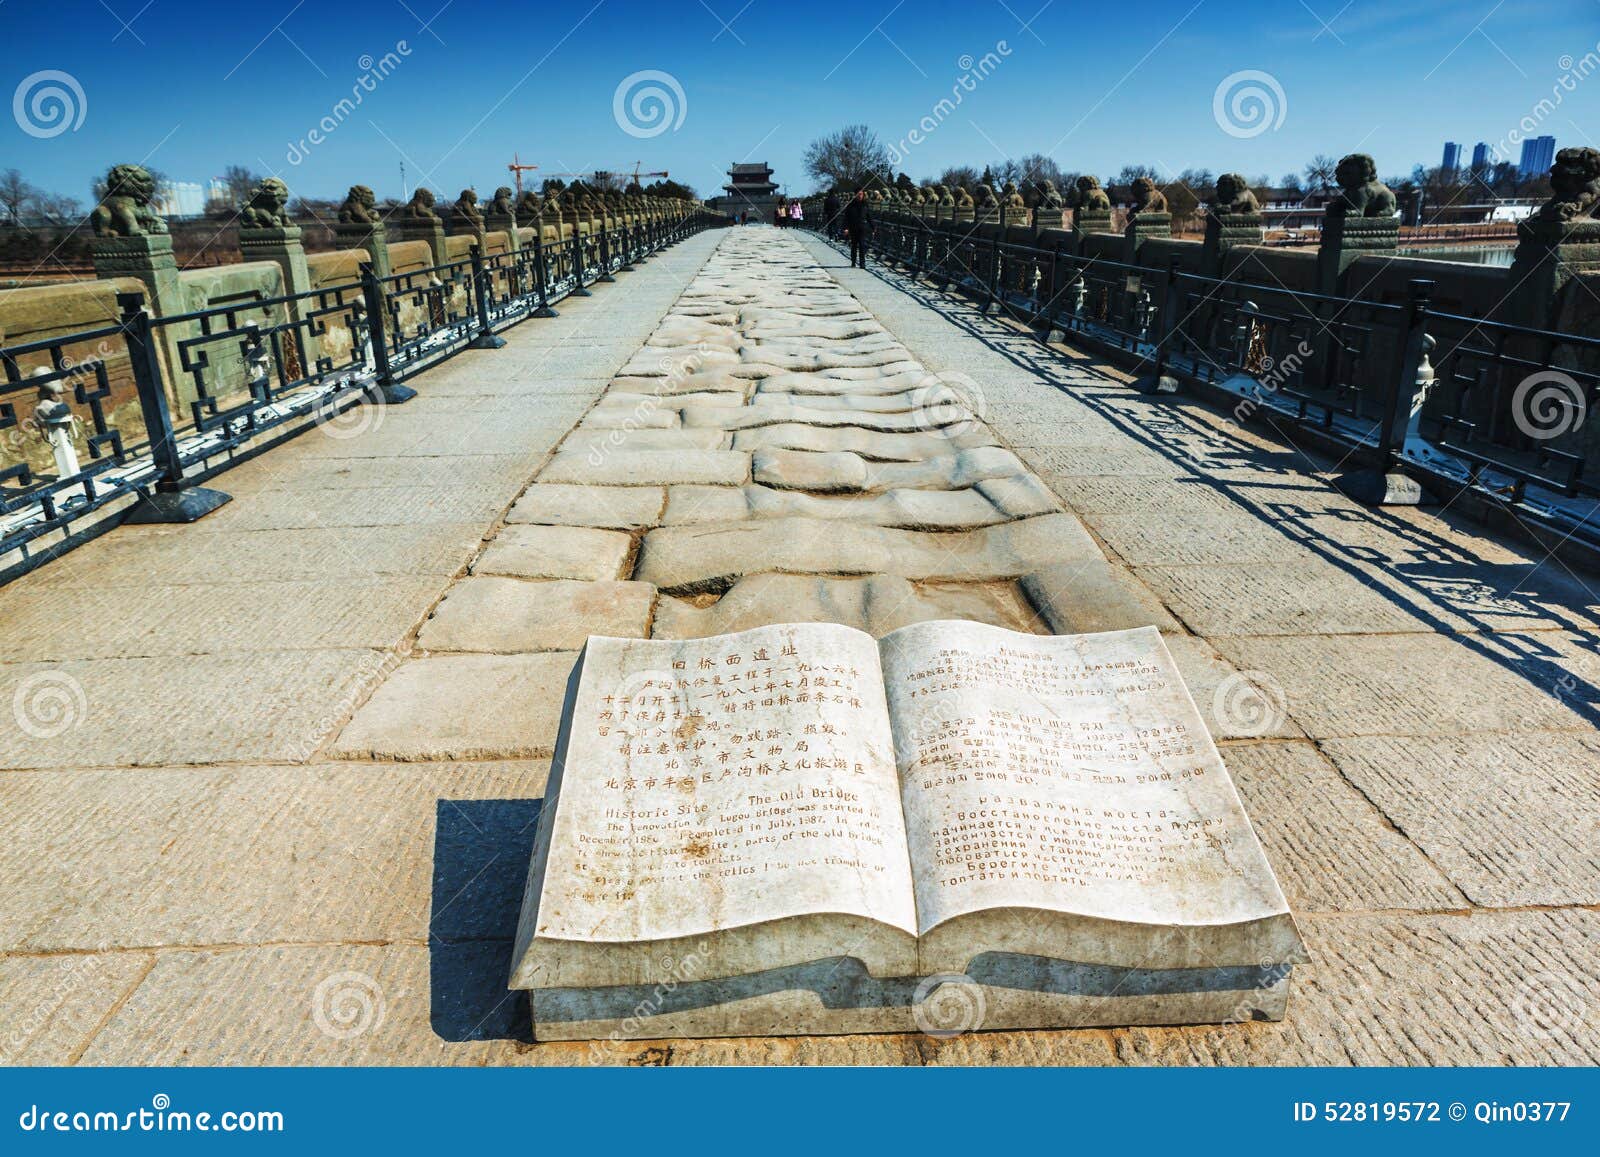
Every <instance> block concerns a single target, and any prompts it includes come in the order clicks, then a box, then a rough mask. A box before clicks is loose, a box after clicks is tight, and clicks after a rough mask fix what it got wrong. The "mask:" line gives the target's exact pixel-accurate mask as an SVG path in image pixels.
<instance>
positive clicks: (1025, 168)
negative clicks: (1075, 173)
mask: <svg viewBox="0 0 1600 1157" xmlns="http://www.w3.org/2000/svg"><path fill="white" fill-rule="evenodd" d="M1017 168H1018V169H1020V170H1021V171H1022V176H1021V177H1020V178H1019V180H1023V181H1028V182H1030V183H1032V182H1035V181H1054V182H1055V186H1056V188H1058V189H1062V188H1065V187H1066V184H1067V174H1066V173H1065V172H1063V171H1062V169H1061V166H1060V165H1058V164H1056V163H1055V161H1054V160H1053V159H1052V158H1050V157H1047V156H1045V155H1044V154H1043V153H1029V154H1028V155H1027V156H1025V157H1023V158H1022V159H1021V160H1019V161H1018V162H1017Z"/></svg>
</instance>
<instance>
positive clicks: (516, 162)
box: [506, 153, 539, 200]
mask: <svg viewBox="0 0 1600 1157" xmlns="http://www.w3.org/2000/svg"><path fill="white" fill-rule="evenodd" d="M538 167H539V166H538V165H524V164H523V163H522V158H521V157H519V156H518V155H517V154H516V153H512V154H511V163H510V164H509V165H507V166H506V168H507V169H510V170H511V174H512V176H514V177H516V179H517V198H518V200H520V199H521V198H522V174H523V173H531V172H532V171H533V170H534V169H537V168H538Z"/></svg>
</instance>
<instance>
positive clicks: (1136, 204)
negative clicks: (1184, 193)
mask: <svg viewBox="0 0 1600 1157" xmlns="http://www.w3.org/2000/svg"><path fill="white" fill-rule="evenodd" d="M1166 211H1167V195H1166V194H1165V193H1163V192H1162V191H1161V190H1160V189H1158V188H1156V183H1155V182H1154V181H1152V180H1151V179H1150V178H1149V177H1136V178H1135V179H1134V182H1133V212H1134V214H1135V215H1137V214H1140V213H1165V212H1166Z"/></svg>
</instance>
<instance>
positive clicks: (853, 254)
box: [844, 189, 872, 269]
mask: <svg viewBox="0 0 1600 1157" xmlns="http://www.w3.org/2000/svg"><path fill="white" fill-rule="evenodd" d="M844 231H845V232H846V233H847V234H849V236H850V264H851V265H853V266H860V267H861V268H862V269H865V268H866V267H867V242H868V240H870V239H871V237H872V206H871V205H869V204H867V191H866V190H865V189H857V190H856V195H855V199H854V200H853V201H851V202H850V204H849V205H847V206H846V207H845V211H844Z"/></svg>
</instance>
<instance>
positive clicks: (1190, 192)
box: [804, 124, 1550, 220]
mask: <svg viewBox="0 0 1600 1157" xmlns="http://www.w3.org/2000/svg"><path fill="white" fill-rule="evenodd" d="M804 164H805V170H806V175H807V176H808V177H810V178H811V179H812V181H813V182H815V186H814V190H815V192H816V193H817V194H824V193H828V192H834V193H839V194H848V193H853V192H855V191H856V190H857V189H861V188H871V187H877V188H888V187H889V186H894V187H897V188H903V189H909V188H917V187H921V188H929V187H931V186H934V185H946V186H949V187H951V188H954V187H955V186H957V185H960V186H963V187H965V188H968V189H971V188H975V187H976V186H978V185H979V184H992V185H994V187H995V188H996V189H1000V188H1002V187H1003V186H1004V185H1005V184H1006V183H1007V182H1015V183H1016V185H1017V186H1018V188H1019V189H1021V190H1022V191H1023V193H1024V194H1026V193H1028V192H1029V190H1030V188H1031V187H1032V186H1033V185H1034V184H1036V183H1039V182H1043V181H1051V182H1053V183H1054V184H1055V187H1056V188H1057V189H1058V190H1059V191H1060V192H1061V193H1063V194H1065V193H1066V191H1067V189H1068V188H1070V187H1071V186H1072V185H1073V184H1075V183H1076V182H1077V180H1078V178H1079V177H1080V176H1082V175H1083V174H1081V173H1079V172H1077V171H1074V170H1068V169H1064V168H1063V167H1062V166H1061V165H1060V164H1058V163H1057V162H1056V161H1055V160H1054V158H1051V157H1048V156H1045V155H1044V154H1043V153H1029V154H1028V155H1026V156H1023V157H1019V158H1016V159H1007V160H1004V161H1001V162H999V163H996V164H986V165H984V166H983V167H982V168H979V167H977V166H975V165H952V166H947V167H946V168H944V169H942V170H941V171H940V172H938V173H937V174H935V175H933V176H930V177H924V178H922V179H920V180H917V179H914V178H912V177H910V176H909V175H907V174H906V173H904V172H898V173H897V172H896V171H895V169H894V166H893V164H892V163H891V157H890V154H889V149H888V147H887V146H886V145H884V143H883V141H882V140H881V139H880V138H879V137H878V135H877V134H876V133H875V132H873V131H872V129H871V128H870V127H869V126H867V125H865V124H853V125H846V126H845V127H843V128H841V129H838V130H836V131H834V132H831V133H828V134H826V135H824V136H821V137H818V138H817V139H815V140H814V141H812V142H811V144H810V145H809V146H808V147H807V148H806V152H805V157H804ZM1338 165H1339V158H1338V157H1334V156H1328V155H1326V154H1323V153H1318V154H1317V155H1316V156H1314V157H1312V158H1311V160H1310V161H1308V162H1307V163H1306V164H1305V165H1304V166H1303V167H1302V168H1301V169H1300V170H1299V171H1298V172H1289V173H1285V174H1283V175H1282V176H1281V177H1279V178H1278V179H1277V180H1276V181H1274V180H1273V179H1272V177H1271V175H1270V174H1266V173H1261V174H1257V175H1255V176H1249V177H1247V179H1248V181H1249V183H1250V185H1251V188H1252V190H1253V191H1254V192H1255V194H1256V196H1257V198H1258V199H1259V200H1261V201H1262V203H1263V204H1265V203H1268V202H1271V201H1285V200H1292V201H1298V202H1302V203H1303V202H1305V201H1306V199H1307V198H1309V197H1311V196H1313V195H1314V194H1322V195H1326V194H1328V193H1330V192H1331V191H1332V190H1333V189H1334V188H1336V182H1335V180H1334V173H1335V170H1336V169H1337V168H1338ZM1095 175H1096V176H1099V174H1095ZM1141 177H1147V178H1149V179H1150V180H1151V181H1154V182H1155V184H1156V187H1157V188H1159V189H1160V190H1161V191H1162V193H1163V194H1165V196H1166V198H1167V206H1168V208H1169V210H1170V211H1171V213H1172V215H1173V217H1174V218H1175V219H1177V220H1184V219H1187V218H1190V217H1192V216H1193V215H1194V214H1195V213H1196V212H1197V210H1198V209H1199V207H1200V204H1201V202H1202V201H1204V200H1207V199H1208V198H1209V197H1210V196H1211V194H1212V191H1213V189H1214V188H1215V186H1216V181H1217V174H1216V173H1215V172H1213V171H1212V170H1210V169H1205V168H1190V169H1184V170H1182V171H1181V172H1178V173H1175V174H1174V173H1170V172H1168V173H1163V172H1162V171H1161V170H1159V169H1158V168H1157V167H1156V166H1154V165H1142V164H1131V165H1124V166H1123V167H1122V169H1121V170H1120V171H1118V172H1117V173H1115V174H1110V175H1107V176H1104V177H1102V178H1101V184H1102V185H1103V186H1104V188H1105V189H1106V190H1107V194H1108V195H1109V196H1110V197H1111V198H1112V200H1113V201H1116V200H1119V199H1120V200H1124V201H1126V200H1129V199H1130V196H1131V194H1130V190H1131V187H1132V185H1133V183H1134V181H1136V180H1138V179H1139V178H1141ZM1384 183H1385V184H1387V185H1388V186H1389V187H1390V188H1392V189H1394V190H1395V191H1396V192H1397V193H1398V192H1405V191H1408V190H1412V189H1417V190H1421V192H1422V194H1423V203H1424V205H1426V206H1432V207H1440V206H1449V205H1464V204H1470V203H1473V202H1474V201H1475V200H1481V199H1482V198H1484V197H1526V198H1532V199H1538V200H1542V199H1544V198H1545V197H1547V196H1548V195H1549V193H1550V180H1549V177H1548V175H1546V174H1538V175H1533V176H1524V175H1523V174H1522V173H1521V172H1520V171H1519V170H1518V168H1517V166H1516V165H1514V164H1510V163H1507V162H1500V163H1497V164H1490V165H1484V166H1481V167H1478V168H1476V169H1474V168H1471V167H1463V168H1461V169H1457V170H1448V169H1443V168H1441V167H1438V166H1435V167H1433V168H1429V167H1427V166H1424V165H1417V166H1415V167H1414V168H1413V169H1412V170H1411V173H1410V174H1409V175H1406V176H1399V175H1397V176H1391V177H1386V178H1384Z"/></svg>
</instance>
